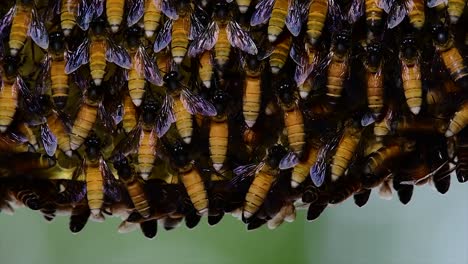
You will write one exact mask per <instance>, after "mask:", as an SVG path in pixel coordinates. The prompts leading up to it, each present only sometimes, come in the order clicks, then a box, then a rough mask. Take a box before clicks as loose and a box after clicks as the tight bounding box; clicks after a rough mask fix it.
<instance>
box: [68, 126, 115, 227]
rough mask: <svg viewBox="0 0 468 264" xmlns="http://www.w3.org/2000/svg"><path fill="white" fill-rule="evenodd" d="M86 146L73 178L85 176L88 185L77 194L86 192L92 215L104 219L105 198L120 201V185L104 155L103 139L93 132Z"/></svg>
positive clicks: (80, 194) (80, 195)
mask: <svg viewBox="0 0 468 264" xmlns="http://www.w3.org/2000/svg"><path fill="white" fill-rule="evenodd" d="M85 146H86V148H85V158H84V159H83V163H82V164H81V166H80V167H79V168H77V169H76V171H75V174H74V175H73V179H74V180H78V179H79V177H82V176H84V180H85V182H86V185H85V188H83V189H82V190H80V192H78V193H76V194H75V195H76V196H79V197H82V196H83V192H85V193H86V197H87V200H88V207H89V210H90V211H91V215H92V216H93V217H96V218H97V219H102V218H103V216H102V208H103V204H104V200H105V198H106V197H107V198H111V199H112V200H113V201H120V198H121V193H120V187H119V184H118V181H117V180H116V179H115V177H114V175H113V174H112V171H111V170H110V168H109V166H108V165H107V163H106V161H105V160H104V157H103V156H102V153H101V150H102V147H103V144H102V142H101V139H100V138H99V137H98V136H97V135H96V134H95V133H94V132H93V133H91V134H90V135H89V136H88V137H87V138H86V142H85ZM76 200H78V199H76Z"/></svg>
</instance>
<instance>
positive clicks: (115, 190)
mask: <svg viewBox="0 0 468 264" xmlns="http://www.w3.org/2000/svg"><path fill="white" fill-rule="evenodd" d="M99 169H100V171H101V175H102V179H103V180H104V193H105V195H107V196H108V197H110V198H112V199H113V200H114V201H120V200H121V195H122V194H121V192H120V185H119V182H118V181H117V179H116V178H115V177H114V174H112V171H111V170H110V169H109V166H107V163H106V161H105V160H104V158H102V157H101V159H100V160H99Z"/></svg>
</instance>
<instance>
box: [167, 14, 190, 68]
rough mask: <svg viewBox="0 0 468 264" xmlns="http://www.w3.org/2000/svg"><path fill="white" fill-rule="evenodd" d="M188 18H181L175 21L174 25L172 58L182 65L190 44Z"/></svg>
mask: <svg viewBox="0 0 468 264" xmlns="http://www.w3.org/2000/svg"><path fill="white" fill-rule="evenodd" d="M189 21H190V20H189V19H188V18H179V19H177V20H174V24H173V25H172V42H171V52H172V58H174V61H175V62H176V63H177V64H180V63H181V62H182V60H183V59H184V57H185V54H186V53H187V46H188V44H189V39H188V35H189V32H188V29H187V27H189V25H190V22H189Z"/></svg>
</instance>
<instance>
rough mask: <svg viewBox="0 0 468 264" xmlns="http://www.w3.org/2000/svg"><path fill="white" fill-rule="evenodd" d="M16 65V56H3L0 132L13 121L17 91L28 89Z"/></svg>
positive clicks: (16, 105)
mask: <svg viewBox="0 0 468 264" xmlns="http://www.w3.org/2000/svg"><path fill="white" fill-rule="evenodd" d="M18 67H19V65H18V60H17V58H16V57H12V56H7V57H5V58H4V60H3V71H2V76H1V77H2V78H1V83H0V85H1V90H0V105H1V106H2V110H1V111H0V133H5V131H6V130H7V129H8V127H9V126H10V124H11V122H12V121H13V117H14V115H15V113H16V110H17V108H18V96H19V93H20V92H21V91H26V90H27V89H28V87H27V86H26V84H25V83H24V81H23V79H22V78H21V76H20V75H19V74H18Z"/></svg>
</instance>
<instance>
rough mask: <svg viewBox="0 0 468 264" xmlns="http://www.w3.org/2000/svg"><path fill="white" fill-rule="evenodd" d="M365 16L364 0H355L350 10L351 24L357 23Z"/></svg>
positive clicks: (349, 18)
mask: <svg viewBox="0 0 468 264" xmlns="http://www.w3.org/2000/svg"><path fill="white" fill-rule="evenodd" d="M363 14H364V0H353V2H352V3H351V7H350V8H349V10H348V20H349V22H351V24H354V23H356V22H357V21H358V20H359V18H361V17H362V15H363Z"/></svg>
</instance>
